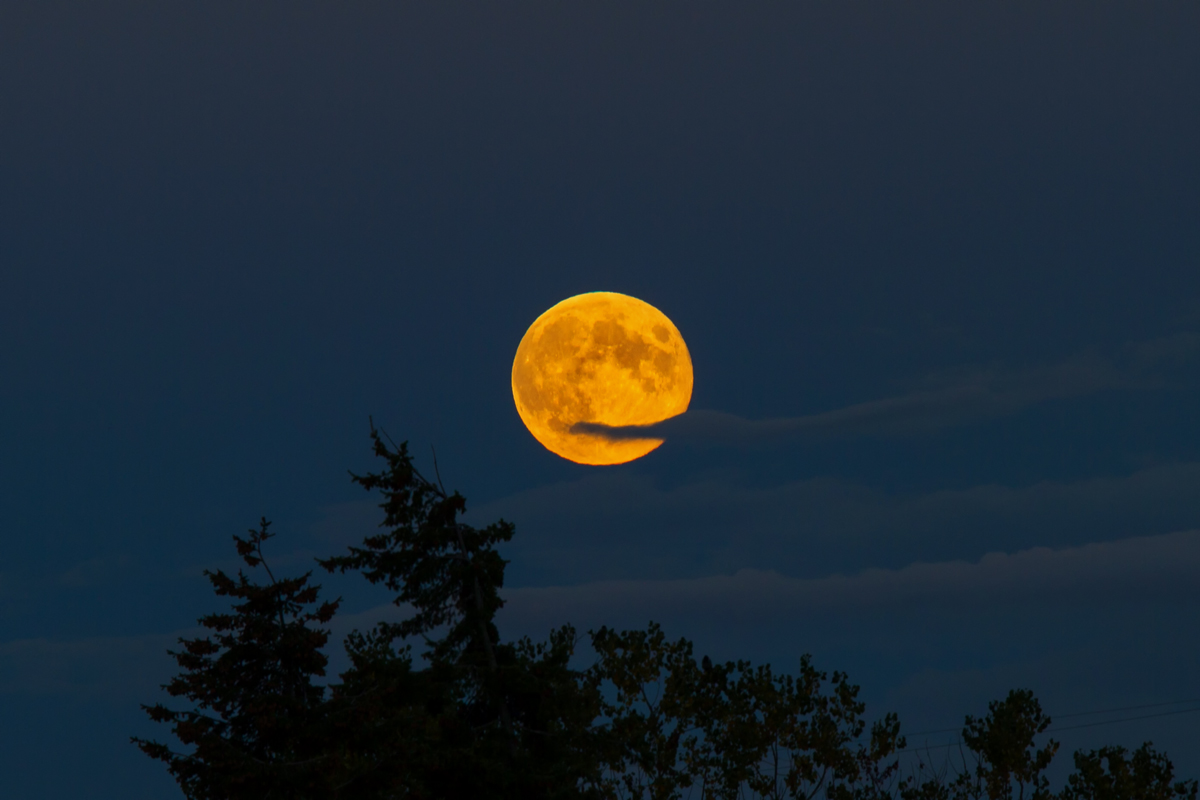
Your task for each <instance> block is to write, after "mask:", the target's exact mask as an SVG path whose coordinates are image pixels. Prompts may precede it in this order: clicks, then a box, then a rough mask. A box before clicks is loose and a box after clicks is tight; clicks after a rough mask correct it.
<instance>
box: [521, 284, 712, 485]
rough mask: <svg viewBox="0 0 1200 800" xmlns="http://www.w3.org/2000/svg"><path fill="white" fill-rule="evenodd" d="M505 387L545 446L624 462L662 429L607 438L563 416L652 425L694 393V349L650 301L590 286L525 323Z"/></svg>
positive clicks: (595, 460) (580, 458)
mask: <svg viewBox="0 0 1200 800" xmlns="http://www.w3.org/2000/svg"><path fill="white" fill-rule="evenodd" d="M512 390H513V400H514V401H516V404H517V413H518V414H520V415H521V421H522V422H524V423H525V427H527V428H529V432H530V433H532V434H533V435H534V438H536V439H537V440H538V441H539V442H541V443H542V444H543V445H544V446H545V447H546V449H548V450H550V451H551V452H552V453H557V454H558V455H560V456H562V457H563V458H566V459H569V460H570V461H574V462H576V463H579V464H623V463H625V462H626V461H633V460H634V459H635V458H641V457H642V456H644V455H646V454H647V453H649V452H650V451H651V450H653V449H654V448H656V447H658V446H659V445H660V444H662V439H651V438H646V439H607V438H605V437H603V436H593V435H590V434H581V433H571V426H572V425H574V424H575V423H577V422H594V423H599V424H602V425H611V426H614V427H615V426H622V425H650V424H653V423H655V422H662V421H663V420H665V419H668V418H669V417H674V416H676V415H677V414H682V413H683V412H684V411H687V407H688V402H689V401H690V400H691V399H692V358H691V356H690V355H688V349H687V345H686V344H684V342H683V337H682V336H681V335H680V334H679V329H678V328H676V327H675V325H674V324H673V323H672V322H671V320H669V319H667V316H666V315H665V314H663V313H662V312H661V311H659V310H658V309H657V308H655V307H654V306H652V305H650V304H649V303H646V302H643V301H641V300H638V299H637V298H636V297H630V296H629V295H624V294H617V293H616V292H589V293H588V294H580V295H576V296H575V297H569V298H567V299H566V300H563V301H562V302H561V303H559V304H558V305H556V306H554V307H553V308H551V309H550V310H549V311H547V312H546V313H544V314H542V315H541V316H540V317H538V318H537V319H536V320H534V322H533V324H532V325H530V326H529V330H528V331H526V332H525V336H524V337H523V338H522V339H521V344H520V346H518V347H517V357H516V358H515V359H513V368H512Z"/></svg>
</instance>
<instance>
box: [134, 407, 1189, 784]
mask: <svg viewBox="0 0 1200 800" xmlns="http://www.w3.org/2000/svg"><path fill="white" fill-rule="evenodd" d="M371 440H372V445H373V451H374V454H375V456H377V457H378V458H379V459H381V460H382V462H383V465H384V466H383V469H382V470H381V471H380V472H377V473H368V474H365V475H354V474H353V473H352V474H351V477H352V480H353V481H354V482H355V483H357V484H359V485H360V486H362V487H363V488H364V489H365V490H367V491H370V492H375V493H377V494H378V495H379V496H380V497H381V502H380V508H381V510H382V512H383V522H382V523H381V528H382V529H383V530H382V531H381V532H380V533H378V534H375V535H373V536H368V537H367V538H366V539H364V541H363V542H362V544H361V546H355V547H350V548H349V550H348V552H347V553H346V554H344V555H339V556H333V557H330V558H325V559H318V563H319V564H320V565H321V566H322V567H323V568H324V569H326V570H328V571H331V572H341V573H346V572H355V573H358V574H361V575H362V576H363V577H364V578H365V579H366V580H367V581H369V582H370V583H372V584H379V585H382V586H383V587H384V588H386V589H387V590H388V591H389V592H391V593H392V595H393V602H394V603H395V604H396V605H397V606H399V607H401V608H402V609H404V610H405V611H406V612H407V614H408V616H406V617H405V618H404V619H403V620H402V621H400V622H396V623H387V622H385V623H380V624H378V625H377V626H376V627H375V628H373V629H371V630H369V631H365V632H363V631H353V632H352V633H350V634H349V635H348V636H347V637H346V638H345V641H344V643H343V646H344V648H345V651H346V654H347V657H348V659H349V664H350V666H349V668H348V669H347V670H346V671H345V672H343V673H342V674H341V675H339V676H338V678H339V680H338V681H335V682H332V683H329V684H328V685H325V684H322V683H319V682H318V679H321V678H324V676H325V668H326V666H327V663H328V661H327V657H326V656H325V654H324V647H325V646H326V644H327V643H328V639H329V633H328V631H327V630H326V629H325V628H324V626H325V625H327V624H328V623H329V622H330V620H331V619H332V618H333V617H334V615H335V614H336V613H337V610H338V606H339V601H338V600H333V601H325V602H321V601H320V597H319V595H320V587H319V586H317V585H314V584H310V583H309V581H310V578H311V576H312V573H311V572H309V573H306V574H304V575H301V576H299V577H296V578H276V576H275V574H274V573H273V572H272V571H271V569H270V567H269V565H268V563H267V560H266V556H265V555H264V553H263V545H264V543H266V542H267V541H268V540H270V539H271V538H272V537H273V536H274V534H273V533H272V532H271V531H270V523H268V522H267V521H266V520H265V519H263V520H262V521H261V523H260V525H259V527H258V529H256V530H251V531H250V532H249V536H248V537H246V538H242V537H238V536H235V537H234V540H235V544H236V547H237V552H238V554H239V556H241V558H242V560H243V561H244V563H245V565H246V567H248V568H249V569H251V570H260V569H261V571H262V572H265V574H266V578H267V581H266V582H265V583H254V582H253V581H252V580H251V579H250V578H249V577H248V576H247V575H246V574H245V573H244V572H243V571H239V572H238V575H237V577H236V578H232V577H230V576H228V575H226V574H225V573H223V572H221V571H217V572H210V573H206V574H207V575H208V577H209V580H210V581H211V583H212V585H213V589H214V591H215V592H216V594H217V596H219V597H229V598H231V599H232V600H233V601H234V602H233V603H232V608H231V611H230V612H228V613H223V614H211V615H208V616H205V617H203V618H201V620H200V623H201V625H202V626H203V627H204V628H206V629H207V630H208V631H210V633H209V634H208V635H207V636H205V637H202V638H196V639H181V640H180V644H181V645H182V649H181V650H178V651H170V652H171V655H172V656H173V657H174V658H175V660H176V662H177V663H178V665H179V667H180V669H181V673H180V674H179V675H178V676H176V677H175V678H174V679H172V680H171V682H170V683H168V684H167V685H166V686H165V687H164V688H165V689H166V690H167V692H168V694H170V695H171V696H172V697H174V698H181V699H183V700H186V701H187V702H188V703H189V704H190V707H188V708H184V709H182V710H173V709H170V708H167V707H166V706H165V705H163V704H161V703H158V704H155V705H152V706H143V708H144V709H145V710H146V712H147V713H148V714H149V716H150V717H151V719H153V720H155V721H157V722H161V723H164V724H167V725H169V726H170V728H171V731H172V733H173V734H174V736H175V738H176V739H178V740H179V742H180V743H181V744H182V745H183V747H184V748H185V750H184V751H177V750H174V749H172V748H171V747H170V746H168V745H166V744H163V743H160V742H157V741H150V740H145V739H139V738H134V739H133V742H134V743H135V744H137V746H138V747H139V748H141V749H142V751H143V752H145V753H146V754H147V755H149V756H151V757H152V758H155V759H158V760H161V761H163V762H164V763H165V764H166V766H167V769H168V770H169V771H170V773H171V774H172V775H173V776H174V777H175V779H176V781H177V782H178V783H179V785H180V787H181V789H182V790H183V793H184V795H185V796H186V797H188V798H196V799H197V800H199V799H203V800H216V798H225V799H227V800H242V798H255V800H260V799H261V798H275V797H279V798H296V799H297V800H304V799H306V798H355V799H356V800H359V799H360V798H361V799H362V800H374V799H375V798H379V800H383V799H384V798H387V799H389V800H393V799H398V798H404V799H405V800H424V799H425V798H429V799H431V800H432V799H435V798H436V799H438V800H443V799H445V798H450V799H451V800H453V798H482V797H487V798H500V799H501V800H503V799H504V798H514V800H515V799H516V798H520V800H539V799H540V798H544V799H545V800H558V799H559V798H562V799H564V800H566V799H568V798H570V799H572V800H575V799H578V800H617V799H618V798H621V799H623V800H624V799H628V800H633V799H634V798H637V800H643V798H646V799H649V800H677V799H679V800H682V798H685V797H688V798H692V797H695V798H711V800H742V798H756V797H757V798H770V800H783V799H784V798H788V799H789V800H814V799H815V798H817V797H828V798H832V800H884V798H888V800H980V799H981V798H985V797H986V798H989V800H998V798H1005V800H1009V799H1010V798H1015V799H1017V800H1048V799H1049V798H1051V797H1055V798H1058V799H1059V800H1110V799H1111V800H1117V799H1118V798H1120V799H1121V800H1125V799H1126V798H1128V799H1129V800H1142V798H1146V800H1160V798H1161V799H1163V800H1166V798H1171V799H1172V800H1178V799H1179V798H1183V799H1184V800H1197V796H1196V795H1197V784H1196V782H1195V781H1175V779H1174V768H1173V765H1172V764H1171V762H1170V760H1169V759H1167V757H1166V756H1165V755H1163V754H1160V753H1158V752H1157V751H1155V750H1154V749H1153V747H1152V746H1151V745H1150V744H1149V743H1147V744H1145V745H1143V746H1142V747H1141V748H1139V749H1138V750H1136V751H1134V752H1133V753H1132V754H1128V753H1127V752H1126V751H1125V750H1124V749H1123V748H1120V747H1109V748H1104V749H1102V750H1099V751H1092V752H1090V753H1082V752H1081V753H1076V754H1075V766H1076V772H1075V773H1074V774H1073V775H1072V776H1071V777H1070V779H1069V781H1068V783H1067V785H1066V786H1065V787H1064V788H1063V789H1062V791H1061V792H1060V793H1059V794H1057V795H1055V794H1052V793H1051V792H1050V789H1049V785H1048V781H1047V779H1046V777H1045V771H1046V768H1047V767H1048V766H1049V764H1050V763H1051V761H1052V760H1053V758H1054V756H1055V754H1056V752H1057V750H1058V744H1057V743H1056V742H1054V741H1053V740H1050V741H1047V742H1045V743H1044V744H1042V745H1041V746H1040V747H1039V746H1037V740H1038V738H1039V737H1041V736H1043V735H1044V733H1045V732H1046V730H1047V728H1048V727H1049V725H1050V718H1049V717H1047V716H1046V715H1044V714H1043V713H1042V710H1041V707H1040V705H1039V704H1038V701H1037V699H1036V698H1035V697H1034V696H1033V694H1032V692H1029V691H1028V690H1017V691H1013V692H1011V693H1010V694H1009V695H1008V697H1007V698H1005V699H1004V700H1002V701H996V702H993V703H991V704H990V706H989V709H988V714H987V715H986V716H985V717H983V718H981V719H975V718H973V717H970V716H968V717H967V718H966V721H965V726H964V728H963V732H962V742H963V745H962V750H961V751H960V759H959V762H958V763H957V765H956V768H952V765H949V764H948V765H947V766H946V767H944V768H942V769H941V770H934V771H931V770H926V769H925V766H924V764H923V763H918V765H917V767H916V768H910V769H909V771H908V774H906V775H902V774H901V754H902V753H903V751H904V749H905V745H906V743H905V740H904V738H903V737H902V736H901V734H900V722H899V720H898V719H897V718H896V716H895V715H894V714H888V715H886V716H884V717H883V718H882V719H880V720H877V721H876V722H874V723H873V724H872V725H871V726H870V728H869V730H868V726H867V722H866V720H865V718H864V714H865V711H866V709H865V705H864V704H863V702H862V701H861V700H860V699H859V696H858V695H859V688H858V687H857V686H855V685H854V684H852V683H850V681H849V678H848V677H847V676H846V675H845V674H844V673H840V672H833V673H832V674H827V673H825V672H821V671H819V670H817V669H816V668H815V667H814V666H813V665H812V663H811V660H810V659H809V657H807V656H805V657H804V658H803V659H802V660H801V661H800V664H799V669H798V672H797V674H795V675H788V674H777V673H775V672H774V671H773V670H772V668H771V667H770V666H768V665H758V666H755V665H753V664H751V663H750V662H748V661H730V662H726V663H723V664H717V663H714V662H713V661H712V660H711V659H710V658H709V657H708V656H704V657H702V658H700V659H699V660H697V658H696V657H695V654H694V652H693V645H692V643H691V642H689V641H687V640H686V639H678V640H675V641H671V640H668V639H667V637H666V635H665V634H664V632H663V631H662V629H661V628H660V627H659V626H658V625H656V624H654V623H650V625H649V626H648V627H647V628H646V629H645V630H634V631H614V630H611V629H609V628H607V627H603V628H600V629H599V630H596V631H591V632H589V633H588V635H587V636H586V637H582V636H580V635H579V634H578V633H577V632H576V631H575V629H574V628H572V627H571V626H569V625H568V626H564V627H562V628H559V629H557V630H553V631H551V632H550V633H549V636H548V638H547V640H546V641H544V642H534V641H532V640H530V639H527V638H524V639H520V640H518V641H512V642H506V641H504V640H503V639H502V638H501V637H500V635H499V632H498V630H497V627H496V624H495V616H496V613H497V612H498V611H499V610H500V609H501V608H502V607H503V605H504V601H503V599H502V598H501V596H500V590H501V589H502V588H503V585H504V571H505V567H506V565H507V561H505V559H503V558H502V557H501V556H500V554H499V552H498V551H497V549H496V548H497V546H499V545H502V544H503V543H505V542H508V541H509V540H510V539H511V538H512V536H513V534H514V528H513V526H512V525H511V524H510V523H508V522H505V521H503V520H499V521H497V522H495V523H493V524H491V525H488V526H487V527H485V528H482V529H478V528H474V527H472V526H470V525H467V524H464V523H463V522H461V521H460V520H459V517H460V515H462V514H463V513H464V512H465V510H466V501H465V499H464V498H463V497H462V495H460V494H459V493H458V492H453V493H449V492H447V491H446V490H445V488H444V487H443V486H442V483H441V480H440V477H438V476H437V475H436V472H437V470H436V459H435V462H434V467H435V480H429V479H428V478H426V477H425V476H424V475H422V474H421V473H420V472H419V471H418V470H417V469H416V467H415V466H414V464H413V459H412V457H411V455H410V453H409V451H408V446H407V443H402V444H400V445H395V444H394V443H392V442H391V441H390V440H388V439H387V437H386V436H385V435H383V434H381V433H380V432H379V431H378V430H376V429H375V428H374V425H372V428H371ZM585 638H586V641H587V644H588V645H589V649H590V651H591V653H592V654H593V657H594V661H593V663H592V664H591V666H588V667H586V668H582V669H581V668H577V667H574V666H572V660H573V659H574V658H575V657H576V656H577V655H582V654H581V653H578V651H579V649H580V644H581V642H583V641H584V640H585ZM414 645H416V646H418V647H420V651H419V655H418V656H416V657H414V652H413V647H414ZM968 753H969V754H970V763H968Z"/></svg>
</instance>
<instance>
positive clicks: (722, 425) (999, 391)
mask: <svg viewBox="0 0 1200 800" xmlns="http://www.w3.org/2000/svg"><path fill="white" fill-rule="evenodd" d="M1197 353H1200V334H1197V333H1180V334H1176V335H1174V336H1170V337H1165V338H1162V339H1154V340H1149V341H1145V342H1137V343H1132V344H1129V345H1126V346H1125V347H1124V348H1122V349H1121V352H1120V353H1119V354H1118V356H1117V357H1116V358H1113V359H1107V358H1101V357H1100V356H1096V355H1081V356H1078V357H1075V358H1072V359H1068V360H1066V361H1063V362H1060V363H1058V364H1054V365H1050V366H1045V367H1037V368H1033V369H1027V370H1000V369H980V370H976V371H973V372H971V373H969V374H967V375H963V376H959V377H957V378H955V379H946V378H941V379H935V380H934V381H931V382H932V383H934V384H935V385H934V386H931V387H930V388H926V389H921V390H918V391H914V392H910V393H908V394H904V395H899V396H896V397H889V398H884V399H881V400H872V401H869V402H864V403H857V404H854V405H851V406H847V407H845V408H840V409H836V410H833V411H826V412H822V413H819V414H809V415H805V416H798V417H779V418H775V419H766V420H747V419H744V418H742V417H739V416H737V415H735V414H728V413H725V412H721V411H711V410H704V409H698V410H694V411H689V412H687V413H686V414H681V415H680V416H678V417H673V418H671V419H668V420H664V421H663V422H659V423H655V424H653V425H634V426H624V427H610V426H608V425H601V424H598V423H589V422H580V423H576V424H575V425H574V426H573V427H572V431H574V432H576V433H587V434H592V435H596V436H605V437H608V438H612V439H634V438H662V439H669V440H672V441H681V442H703V443H712V444H724V445H734V446H738V445H740V446H751V447H753V446H762V445H768V444H773V443H778V442H781V441H786V440H788V439H790V438H794V437H797V436H868V435H875V436H905V435H913V434H919V433H924V432H928V431H933V430H937V429H939V428H945V427H953V426H958V425H965V424H969V423H972V422H978V421H983V420H987V419H993V418H996V417H1002V416H1007V415H1010V414H1015V413H1017V412H1019V411H1022V410H1024V409H1026V408H1029V407H1032V406H1035V405H1037V404H1039V403H1043V402H1046V401H1049V400H1058V399H1065V398H1070V397H1080V396H1085V395H1089V394H1094V393H1096V392H1100V391H1104V390H1106V389H1117V388H1133V387H1137V386H1145V385H1149V384H1152V383H1155V382H1157V381H1160V380H1161V378H1157V377H1156V376H1155V374H1154V373H1155V372H1156V371H1158V370H1161V369H1163V368H1167V369H1170V368H1173V367H1178V366H1179V365H1180V364H1181V363H1185V362H1187V361H1190V360H1192V359H1194V358H1195V356H1196V355H1197Z"/></svg>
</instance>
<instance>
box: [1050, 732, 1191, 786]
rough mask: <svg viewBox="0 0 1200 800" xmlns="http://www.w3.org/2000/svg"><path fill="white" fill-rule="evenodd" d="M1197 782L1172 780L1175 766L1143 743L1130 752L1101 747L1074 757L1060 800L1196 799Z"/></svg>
mask: <svg viewBox="0 0 1200 800" xmlns="http://www.w3.org/2000/svg"><path fill="white" fill-rule="evenodd" d="M1196 793H1197V783H1196V781H1194V780H1191V781H1176V780H1175V765H1173V764H1172V763H1171V760H1170V759H1169V758H1167V757H1166V756H1165V755H1164V754H1162V753H1159V752H1158V751H1156V750H1155V749H1154V747H1153V746H1152V745H1151V744H1150V743H1149V742H1146V743H1145V744H1143V745H1142V746H1141V747H1139V748H1138V749H1137V750H1134V751H1133V753H1129V752H1128V751H1127V750H1126V749H1125V748H1124V747H1102V748H1100V749H1099V750H1091V751H1089V752H1087V753H1084V752H1082V751H1081V752H1078V753H1076V754H1075V774H1073V775H1071V777H1070V778H1068V779H1067V785H1066V787H1065V788H1064V789H1063V791H1062V793H1061V794H1060V797H1061V798H1062V800H1196Z"/></svg>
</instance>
